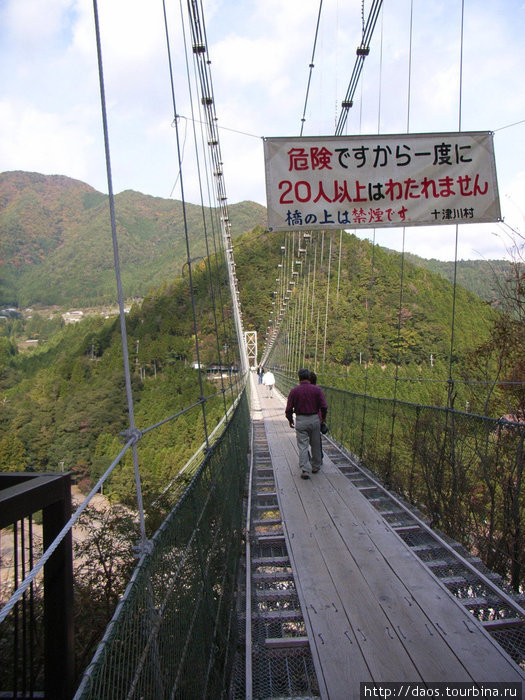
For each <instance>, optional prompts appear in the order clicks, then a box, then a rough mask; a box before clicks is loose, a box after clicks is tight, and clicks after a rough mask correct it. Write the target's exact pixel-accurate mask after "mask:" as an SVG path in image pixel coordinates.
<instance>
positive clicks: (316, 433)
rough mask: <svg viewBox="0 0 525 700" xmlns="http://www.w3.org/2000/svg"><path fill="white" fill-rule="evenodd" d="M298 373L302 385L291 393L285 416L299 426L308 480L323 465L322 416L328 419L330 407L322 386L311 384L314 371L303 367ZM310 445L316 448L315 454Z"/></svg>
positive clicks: (304, 473)
mask: <svg viewBox="0 0 525 700" xmlns="http://www.w3.org/2000/svg"><path fill="white" fill-rule="evenodd" d="M298 375H299V384H298V386H294V388H293V389H292V390H291V391H290V393H289V394H288V402H287V404H286V411H285V415H286V418H287V420H288V423H289V424H290V427H291V428H295V436H296V439H297V447H298V449H299V468H300V470H301V477H302V478H303V479H308V478H310V474H311V473H314V474H315V473H316V472H318V471H319V469H321V467H322V464H323V455H322V452H321V421H320V417H321V418H322V420H323V422H324V421H325V420H326V413H327V410H328V406H327V403H326V399H325V396H324V394H323V391H322V390H321V388H320V387H318V386H317V385H315V384H311V383H310V372H309V371H308V370H307V369H300V370H299V373H298ZM294 413H295V424H294V419H293V414H294ZM308 446H310V449H311V451H312V456H311V457H310V455H309V453H308Z"/></svg>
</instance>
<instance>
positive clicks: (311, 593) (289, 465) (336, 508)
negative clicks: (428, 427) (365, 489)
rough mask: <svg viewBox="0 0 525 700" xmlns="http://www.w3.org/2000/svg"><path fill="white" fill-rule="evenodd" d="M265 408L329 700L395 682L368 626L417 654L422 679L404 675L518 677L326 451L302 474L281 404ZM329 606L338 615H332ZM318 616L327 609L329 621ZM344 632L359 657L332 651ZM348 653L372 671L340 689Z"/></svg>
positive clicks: (292, 550)
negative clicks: (364, 684) (312, 471)
mask: <svg viewBox="0 0 525 700" xmlns="http://www.w3.org/2000/svg"><path fill="white" fill-rule="evenodd" d="M263 410H264V417H265V426H266V431H267V437H268V441H269V447H270V452H271V455H272V461H273V462H274V468H275V475H276V482H277V484H278V489H277V491H278V494H279V503H280V509H281V514H282V516H283V521H284V529H285V534H286V538H287V543H288V552H289V555H290V560H291V563H292V568H293V569H294V571H296V572H297V574H298V576H297V580H296V586H297V588H298V593H299V596H300V600H301V604H302V605H303V612H305V613H306V614H305V617H307V618H308V620H305V622H306V623H307V628H309V632H310V633H311V635H313V639H314V640H315V647H316V651H317V657H316V656H315V655H314V660H315V658H317V660H318V661H319V663H320V664H321V666H322V669H321V670H320V671H319V670H318V675H319V674H320V673H322V674H323V676H324V678H325V682H326V683H327V689H328V691H329V693H330V692H332V689H333V692H334V693H336V694H334V695H333V696H331V695H330V694H329V697H330V696H331V697H342V696H338V695H337V692H343V689H344V688H345V686H346V692H347V693H348V688H349V687H353V684H354V683H355V682H359V681H363V680H369V677H370V676H371V677H372V678H373V679H374V680H376V681H377V682H380V681H383V682H385V681H392V680H396V679H397V678H398V676H396V675H391V672H390V669H389V666H390V662H389V661H388V662H387V663H386V665H385V667H383V668H382V669H381V668H380V667H379V666H380V661H383V660H384V657H386V656H388V657H390V656H392V651H391V648H390V647H388V650H387V648H385V646H384V644H382V645H381V648H380V649H379V650H375V651H374V653H373V654H369V655H368V656H367V653H368V651H369V645H368V644H365V640H364V636H366V632H367V631H368V630H375V631H372V632H370V634H375V635H376V638H377V637H379V638H381V634H380V633H379V634H378V630H381V629H383V630H384V631H385V632H386V636H387V637H388V640H389V641H390V642H392V641H394V640H392V639H390V636H389V635H390V634H394V632H395V637H396V638H397V640H398V642H399V644H398V645H397V647H396V655H397V653H398V652H399V654H400V658H402V659H404V660H405V662H406V659H407V658H409V659H413V660H414V662H415V664H416V665H417V667H418V669H419V671H420V672H421V675H420V674H418V672H417V671H412V672H411V673H410V675H407V676H402V678H401V680H411V681H414V680H417V679H419V678H420V677H423V679H424V680H429V681H430V680H451V681H458V680H468V679H471V678H472V679H474V680H476V681H477V682H482V681H493V680H494V678H497V679H498V680H508V681H516V680H523V678H525V674H524V673H523V672H522V671H521V669H519V667H517V666H516V664H514V662H512V660H511V659H510V658H509V657H508V656H507V655H506V654H505V652H503V651H502V650H501V649H500V648H499V647H498V645H497V644H496V643H495V642H494V641H493V640H492V638H491V637H490V636H489V635H488V634H487V633H486V632H485V631H484V630H483V628H482V626H481V625H480V624H479V623H477V622H476V621H475V620H474V619H473V618H472V616H471V615H470V614H469V613H468V612H467V611H465V610H464V609H463V607H462V604H461V602H460V601H456V600H455V599H454V598H453V596H452V595H451V594H450V592H448V591H447V590H446V588H445V587H444V586H443V585H442V584H440V583H439V581H437V579H436V578H435V577H434V576H433V575H432V574H430V572H429V571H428V570H427V569H426V567H425V566H424V565H423V564H422V562H421V561H420V560H419V559H417V557H416V556H415V555H414V554H413V553H412V552H411V551H410V549H409V548H408V546H407V545H406V544H405V543H404V542H402V541H401V540H400V538H399V537H398V536H397V535H396V534H394V532H393V531H392V529H391V528H390V527H389V526H388V525H387V524H386V523H385V522H384V520H383V519H382V518H381V517H380V516H379V515H378V513H377V511H376V510H375V509H374V508H373V506H372V505H371V504H370V503H369V502H368V501H367V500H366V499H365V498H364V497H363V496H362V495H361V494H360V493H359V492H358V489H357V488H356V487H354V486H353V485H352V483H351V482H350V480H349V479H347V478H346V477H345V476H344V475H343V474H342V473H341V471H340V470H339V469H338V468H337V467H336V465H335V464H333V462H332V461H331V460H330V459H329V458H328V457H326V456H325V464H324V466H323V469H322V471H321V472H320V473H319V474H317V475H315V476H313V477H312V478H311V479H310V480H309V481H303V480H301V479H300V478H299V469H298V457H297V448H296V445H295V434H294V431H292V430H291V429H290V428H289V427H288V424H287V423H286V420H285V419H284V415H283V414H284V407H283V406H282V405H280V406H279V405H275V404H273V405H272V406H271V407H267V406H263ZM314 514H315V515H314ZM356 590H357V591H359V595H360V596H363V595H364V593H363V592H366V595H368V596H369V599H366V596H365V598H363V597H361V598H360V599H359V602H358V601H356V594H355V593H356ZM312 601H314V602H312ZM316 602H317V608H316V607H315V603H316ZM458 608H459V610H458ZM332 610H337V612H338V615H336V616H335V617H334V615H333V614H332ZM363 610H366V615H363V614H362V613H363ZM374 610H375V611H376V612H374ZM377 610H379V611H380V613H381V614H379V613H377ZM320 614H322V616H323V617H325V616H326V615H329V616H330V615H331V619H330V620H329V622H328V624H327V622H326V620H324V621H323V620H321V619H320V617H319V615H320ZM356 615H357V616H356ZM374 615H375V617H374ZM363 618H365V619H363ZM341 620H343V621H344V624H343V625H342V626H341V625H340V622H341ZM372 620H374V623H375V624H374V623H372ZM385 620H386V621H387V623H386V626H385ZM365 624H366V627H365ZM343 628H345V629H344V631H343ZM321 629H322V631H319V630H321ZM341 632H342V634H343V635H344V636H346V639H347V640H352V645H356V647H357V648H358V649H359V652H360V654H359V655H356V654H355V651H354V650H352V651H353V652H354V653H353V654H352V655H347V654H343V655H341V654H340V653H338V651H337V649H336V647H337V646H340V644H341ZM316 635H317V636H316ZM333 638H335V639H336V640H337V643H336V644H333V642H332V639H333ZM427 638H428V639H427ZM367 641H368V637H367ZM387 644H388V643H387ZM332 646H333V647H334V649H332V648H331V647H332ZM392 646H393V645H392ZM323 647H325V648H324V649H323ZM329 647H330V651H331V652H333V653H335V654H336V656H335V661H336V662H335V664H334V663H332V664H331V667H330V669H331V670H330V671H328V670H327V667H325V663H328V662H329V659H327V656H328V657H330V654H328V655H327V653H326V652H327V651H328V648H329ZM357 648H356V649H355V650H356V651H357ZM400 649H402V651H401V650H400ZM345 657H346V660H345ZM350 658H352V661H353V659H354V658H359V659H360V661H359V663H360V664H361V667H362V668H363V669H364V668H366V670H367V672H368V674H369V676H361V675H360V673H359V672H357V673H355V674H354V675H353V676H352V677H349V676H348V675H346V678H345V679H344V680H343V681H342V682H339V681H338V686H337V687H336V686H335V685H332V679H331V678H329V677H328V676H329V675H331V674H332V673H336V674H337V675H340V673H341V667H342V666H343V667H344V665H345V664H348V662H349V659H350ZM429 660H430V663H429ZM333 661H334V658H332V662H333ZM363 664H364V666H363ZM409 668H410V665H409ZM397 670H399V669H397ZM376 673H380V676H379V677H378V676H377V675H376ZM348 684H350V685H348ZM357 687H358V686H357Z"/></svg>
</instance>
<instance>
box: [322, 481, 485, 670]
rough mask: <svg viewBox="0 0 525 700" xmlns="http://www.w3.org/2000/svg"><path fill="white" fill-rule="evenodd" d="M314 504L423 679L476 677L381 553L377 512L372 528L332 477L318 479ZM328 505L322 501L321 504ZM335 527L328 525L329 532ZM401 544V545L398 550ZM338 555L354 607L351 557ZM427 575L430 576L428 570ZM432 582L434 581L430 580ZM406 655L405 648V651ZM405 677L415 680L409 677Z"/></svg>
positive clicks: (333, 567) (335, 563)
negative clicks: (347, 573)
mask: <svg viewBox="0 0 525 700" xmlns="http://www.w3.org/2000/svg"><path fill="white" fill-rule="evenodd" d="M309 498H310V501H311V507H312V508H314V507H315V508H317V509H318V510H320V509H321V508H322V507H324V508H325V512H326V518H327V519H330V520H331V521H332V522H333V523H334V525H335V528H336V529H337V531H338V532H339V533H340V535H341V540H342V542H343V545H342V546H343V547H345V548H346V549H347V550H348V552H349V555H350V556H351V557H352V559H353V560H354V562H355V566H356V567H357V569H358V570H360V571H362V572H363V584H362V585H363V586H366V588H367V595H368V596H369V598H370V606H371V607H372V608H373V607H376V608H379V609H381V610H382V611H383V613H384V615H385V618H386V620H387V622H386V624H387V626H388V634H389V635H396V636H397V637H398V638H399V642H400V644H401V645H402V646H403V647H404V650H405V652H406V654H407V655H408V656H409V657H410V659H411V660H412V662H413V663H414V665H415V666H416V668H417V670H418V673H419V674H420V676H421V678H422V679H423V680H425V681H445V680H454V681H470V680H472V678H471V676H470V675H469V674H468V673H467V672H466V670H465V669H464V667H463V665H462V664H461V662H460V661H459V660H458V659H457V657H456V656H455V655H454V654H453V653H452V651H451V650H450V648H449V647H448V645H447V643H446V642H445V640H444V639H443V638H442V637H441V635H439V633H438V630H437V629H436V628H435V627H434V625H433V624H432V621H431V620H430V619H429V618H428V617H427V616H426V615H425V612H424V611H423V610H421V608H420V607H419V606H418V605H417V604H416V603H415V600H414V598H413V597H412V595H411V593H410V591H409V590H408V589H407V588H406V586H405V585H404V583H403V581H402V580H400V579H399V578H398V577H397V576H396V575H395V573H394V572H393V571H392V568H391V566H390V564H389V561H388V560H387V559H385V557H384V556H383V554H382V552H380V551H379V550H378V549H377V547H376V545H375V542H374V532H375V529H376V528H380V527H381V528H382V527H383V523H380V522H379V523H378V522H377V521H376V518H377V514H375V513H372V512H371V513H370V519H369V521H368V522H367V524H366V525H367V526H366V527H364V526H363V523H361V522H359V521H358V519H357V518H355V516H354V514H353V513H352V512H351V511H350V510H349V509H348V507H347V506H346V503H345V502H344V500H343V499H342V498H341V496H340V494H339V493H337V492H336V491H335V489H334V488H333V487H332V485H331V484H330V482H329V480H328V479H327V478H324V479H322V480H316V482H315V484H314V489H313V492H312V494H311V496H310V497H309ZM321 504H322V505H321ZM329 532H330V530H329V529H328V528H326V529H325V535H327V534H329ZM397 549H398V547H396V548H395V550H394V553H395V551H396V550H397ZM334 555H335V556H334V558H333V560H332V561H331V562H330V563H329V568H330V571H331V572H332V575H333V577H334V578H336V579H337V580H338V581H340V586H341V588H342V589H343V590H344V591H345V593H344V594H343V593H342V590H341V588H339V592H340V595H341V597H342V598H343V599H345V600H347V601H348V602H347V605H348V606H350V607H352V603H353V600H354V598H355V591H354V590H353V588H352V587H351V585H350V582H349V580H348V578H347V577H346V576H345V566H346V561H344V560H343V557H342V556H341V553H340V552H339V553H338V552H337V551H334ZM421 574H422V576H423V577H424V578H425V579H426V578H428V572H426V570H422V571H421ZM430 583H432V580H431V581H430ZM400 653H401V652H400ZM381 674H382V675H381V677H375V678H374V680H376V681H378V682H380V681H387V680H392V677H391V676H390V673H389V669H386V668H385V669H384V670H382V671H381ZM403 680H407V681H408V680H410V678H409V677H407V678H405V679H403Z"/></svg>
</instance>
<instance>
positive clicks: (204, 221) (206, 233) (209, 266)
mask: <svg viewBox="0 0 525 700" xmlns="http://www.w3.org/2000/svg"><path fill="white" fill-rule="evenodd" d="M179 5H180V14H181V24H182V30H183V40H184V47H185V52H184V53H185V57H186V73H187V76H188V92H189V98H190V110H191V115H192V119H191V121H192V126H193V139H194V147H195V159H196V164H197V176H198V182H199V195H200V206H201V215H202V226H203V232H204V242H205V247H206V261H205V264H206V267H207V270H208V278H209V285H210V298H211V302H212V310H213V323H214V330H215V340H216V346H217V359H218V361H219V365H221V364H222V363H221V349H220V334H219V328H218V322H217V305H216V293H215V285H214V283H213V269H212V259H211V251H210V242H209V238H210V235H209V230H208V228H209V227H208V223H207V219H206V214H205V208H204V195H203V188H202V179H203V178H202V175H201V166H200V157H199V153H200V152H199V148H198V139H197V131H196V122H197V121H198V122H199V124H200V126H201V129H200V132H201V146H202V153H203V159H204V171H205V173H206V178H205V182H206V185H207V194H208V203H209V209H210V213H212V212H213V208H212V206H211V195H210V189H209V182H210V168H209V165H208V160H207V158H206V152H207V151H206V148H205V147H204V144H203V143H202V141H203V122H202V120H201V119H199V120H197V119H195V109H194V101H193V91H192V85H191V81H190V80H189V75H190V71H189V66H188V47H187V42H186V32H185V29H184V19H183V12H182V2H180V3H179ZM194 67H195V72H196V66H195V65H194ZM199 117H200V114H199ZM214 223H215V220H214V217H213V214H212V215H211V225H212V230H213V225H214ZM213 242H214V245H215V235H214V231H213ZM215 269H216V273H217V283H218V285H217V286H218V292H219V298H220V302H221V311H222V319H223V322H224V319H225V313H224V305H223V299H222V295H221V293H220V290H221V284H220V270H219V266H218V259H217V250H216V247H215ZM224 329H225V328H224ZM225 339H226V335H225ZM227 347H228V348H229V345H227ZM228 377H229V383H230V390H231V389H232V379H233V377H232V373H231V372H229V373H228ZM219 379H220V383H221V391H222V399H223V409H224V415H225V416H226V415H227V412H228V409H227V404H226V390H225V387H224V378H223V372H222V371H220V372H219Z"/></svg>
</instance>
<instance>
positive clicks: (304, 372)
mask: <svg viewBox="0 0 525 700" xmlns="http://www.w3.org/2000/svg"><path fill="white" fill-rule="evenodd" d="M297 374H298V375H299V379H300V380H303V379H308V380H309V379H310V370H308V369H300V370H299V372H298V373H297Z"/></svg>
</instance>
